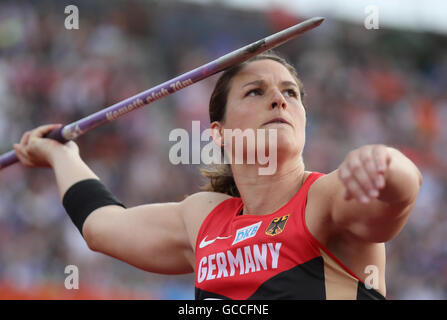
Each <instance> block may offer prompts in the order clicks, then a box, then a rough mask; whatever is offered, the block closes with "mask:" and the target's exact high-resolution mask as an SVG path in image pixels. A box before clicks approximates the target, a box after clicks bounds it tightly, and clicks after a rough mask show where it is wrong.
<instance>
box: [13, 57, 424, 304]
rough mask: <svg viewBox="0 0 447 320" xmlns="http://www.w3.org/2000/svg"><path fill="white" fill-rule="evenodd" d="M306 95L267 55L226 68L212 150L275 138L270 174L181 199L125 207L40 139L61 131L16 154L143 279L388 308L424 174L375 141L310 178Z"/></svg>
mask: <svg viewBox="0 0 447 320" xmlns="http://www.w3.org/2000/svg"><path fill="white" fill-rule="evenodd" d="M302 95H303V86H302V83H301V81H300V79H299V78H298V76H297V73H296V71H295V69H294V68H293V67H291V66H290V65H289V64H288V63H287V62H286V61H285V60H283V59H282V58H280V57H278V56H277V55H276V54H274V53H266V54H261V55H259V56H256V57H254V58H252V59H250V60H248V61H247V62H244V63H242V64H240V65H238V66H235V67H232V68H231V69H228V70H227V71H225V72H224V73H223V74H222V75H221V77H220V78H219V80H218V81H217V83H216V87H215V89H214V92H213V93H212V96H211V100H210V120H211V132H212V137H213V141H214V142H215V143H216V144H217V145H218V146H220V147H222V148H223V149H224V150H225V153H226V154H228V153H229V151H233V150H229V149H228V148H231V147H232V144H231V143H229V141H225V137H226V136H225V135H224V130H229V129H232V130H234V129H241V130H246V129H249V130H257V129H269V130H270V129H274V130H275V132H276V138H277V139H276V145H275V148H276V154H277V165H276V171H275V172H274V173H273V174H268V175H260V174H259V169H260V167H262V165H261V164H259V163H258V162H256V163H254V164H247V163H242V164H234V163H233V162H232V163H231V164H227V165H222V166H221V167H220V168H218V169H217V170H209V171H203V173H204V175H205V176H207V177H208V178H210V183H209V185H208V186H207V187H206V188H205V189H206V190H204V191H202V192H198V193H195V194H192V195H190V196H188V197H187V198H185V199H184V200H183V201H181V202H172V203H157V204H155V203H154V204H144V205H141V206H137V207H133V208H125V206H124V205H122V204H121V203H120V202H119V201H118V200H117V199H116V198H115V197H114V196H113V195H112V194H111V193H110V192H109V191H108V190H107V189H106V188H105V187H104V185H103V184H102V183H101V182H100V181H99V178H98V177H97V176H96V175H95V173H94V172H92V170H91V169H90V168H89V167H88V166H87V165H86V163H85V162H84V161H83V160H82V159H81V157H80V155H79V149H78V146H77V145H76V144H75V143H74V142H73V141H70V142H68V143H66V144H61V143H59V142H56V141H53V140H49V139H46V138H43V136H44V135H45V134H46V133H48V132H50V131H51V130H53V129H56V128H58V127H60V125H44V126H41V127H39V128H37V129H34V130H32V131H29V132H27V133H25V134H24V135H23V137H22V139H21V141H20V144H17V145H15V146H14V149H15V151H16V153H17V155H18V158H19V160H20V161H21V162H22V163H23V164H24V165H26V166H29V167H50V168H52V169H53V170H54V172H55V176H56V181H57V185H58V188H59V191H60V196H61V200H62V201H63V204H64V206H65V208H66V210H67V212H68V214H69V215H70V217H71V219H72V220H73V222H74V223H75V225H76V226H77V227H78V228H79V229H80V231H81V234H82V235H83V237H84V239H85V241H86V242H87V244H88V246H89V248H90V249H92V250H93V251H98V252H101V253H104V254H107V255H109V256H112V257H115V258H117V259H120V260H122V261H125V262H127V263H129V264H131V265H134V266H136V267H138V268H141V269H143V270H147V271H149V272H155V273H162V274H181V273H190V272H195V288H196V289H195V295H196V299H384V298H385V296H386V286H385V245H384V243H385V242H386V241H389V240H391V239H392V238H393V237H395V236H396V235H397V234H398V233H399V232H400V230H401V229H402V228H403V227H404V225H405V222H406V221H407V219H408V217H409V214H410V212H411V210H412V208H413V206H414V204H415V200H416V197H417V194H418V191H419V188H420V185H421V183H422V176H421V173H420V172H419V170H418V169H417V167H416V166H415V165H414V164H413V163H412V162H411V161H410V160H409V159H408V158H407V157H405V156H404V155H403V154H402V153H401V152H399V151H398V150H396V149H394V148H391V147H388V146H385V145H381V144H375V145H365V146H362V147H360V148H357V149H355V150H352V151H351V152H349V154H347V156H346V157H345V159H344V161H343V162H342V163H341V164H340V165H339V167H338V168H337V169H336V170H334V171H333V172H330V173H328V174H322V173H318V172H309V171H306V170H305V166H304V162H303V159H302V153H303V148H304V144H305V127H306V109H305V107H304V105H303V101H302ZM267 132H270V131H267ZM246 149H247V147H246V146H245V149H244V152H247V150H246ZM270 151H271V150H270ZM148 170H150V168H148ZM171 183H172V182H171ZM166 187H170V186H169V185H166Z"/></svg>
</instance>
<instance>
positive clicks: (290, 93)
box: [286, 89, 298, 98]
mask: <svg viewBox="0 0 447 320" xmlns="http://www.w3.org/2000/svg"><path fill="white" fill-rule="evenodd" d="M286 93H287V95H288V96H289V97H294V98H296V97H298V93H297V92H296V91H295V90H294V89H287V90H286Z"/></svg>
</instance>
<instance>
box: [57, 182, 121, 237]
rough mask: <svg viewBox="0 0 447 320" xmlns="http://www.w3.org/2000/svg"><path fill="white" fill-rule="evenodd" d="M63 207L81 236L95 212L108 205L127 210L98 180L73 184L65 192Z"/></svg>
mask: <svg viewBox="0 0 447 320" xmlns="http://www.w3.org/2000/svg"><path fill="white" fill-rule="evenodd" d="M62 205H63V206H64V208H65V210H66V211H67V213H68V215H69V216H70V219H71V221H73V223H74V225H75V226H76V227H77V228H78V230H79V232H80V233H81V235H83V234H82V227H83V225H84V222H85V220H86V219H87V217H88V216H89V214H90V213H92V212H93V211H94V210H96V209H98V208H101V207H105V206H108V205H118V206H121V207H123V208H125V206H124V204H122V203H121V201H119V200H118V199H117V198H116V197H115V196H114V195H113V194H112V193H111V192H110V191H109V190H108V189H107V187H106V186H105V185H104V184H103V183H102V182H101V181H99V180H97V179H86V180H82V181H79V182H77V183H75V184H73V185H72V186H71V187H70V188H69V189H68V190H67V192H65V194H64V196H63V199H62Z"/></svg>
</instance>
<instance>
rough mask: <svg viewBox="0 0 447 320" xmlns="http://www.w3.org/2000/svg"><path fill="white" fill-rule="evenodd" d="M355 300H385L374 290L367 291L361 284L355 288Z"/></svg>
mask: <svg viewBox="0 0 447 320" xmlns="http://www.w3.org/2000/svg"><path fill="white" fill-rule="evenodd" d="M357 300H386V298H385V297H384V296H383V295H382V294H380V293H379V292H378V291H376V290H374V289H372V288H371V289H367V288H366V287H365V284H364V283H363V282H360V281H359V285H358V286H357Z"/></svg>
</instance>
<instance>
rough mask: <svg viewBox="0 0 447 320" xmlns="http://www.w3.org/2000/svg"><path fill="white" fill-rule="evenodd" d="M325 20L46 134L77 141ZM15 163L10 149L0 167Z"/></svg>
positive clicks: (230, 55) (63, 140)
mask: <svg viewBox="0 0 447 320" xmlns="http://www.w3.org/2000/svg"><path fill="white" fill-rule="evenodd" d="M323 20H324V18H321V17H315V18H311V19H308V20H305V21H303V22H301V23H299V24H297V25H294V26H293V27H290V28H288V29H284V30H282V31H280V32H277V33H275V34H272V35H270V36H268V37H266V38H264V39H261V40H259V41H256V42H253V43H251V44H249V45H247V46H245V47H242V48H239V49H237V50H235V51H232V52H230V53H228V54H226V55H224V56H222V57H220V58H218V59H216V60H214V61H211V62H209V63H207V64H205V65H203V66H201V67H198V68H196V69H194V70H191V71H189V72H187V73H184V74H182V75H180V76H178V77H176V78H174V79H171V80H168V81H166V82H164V83H162V84H160V85H158V86H156V87H153V88H151V89H148V90H146V91H144V92H141V93H138V94H136V95H134V96H133V97H130V98H127V99H125V100H123V101H120V102H118V103H116V104H114V105H112V106H110V107H107V108H105V109H102V110H101V111H98V112H96V113H93V114H91V115H89V116H87V117H85V118H82V119H80V120H78V121H75V122H73V123H70V124H68V125H65V126H63V127H61V128H59V129H55V130H53V131H51V132H50V133H49V134H47V135H46V136H45V137H46V138H50V139H54V140H57V141H59V142H61V143H66V142H68V141H70V140H74V139H76V138H78V137H79V136H81V135H83V134H84V133H86V132H88V131H90V130H92V129H94V128H96V127H99V126H101V125H103V124H105V123H108V122H111V121H114V120H116V119H118V118H119V117H121V116H123V115H125V114H127V113H129V112H131V111H134V110H136V109H139V108H140V107H142V106H144V105H148V104H150V103H152V102H154V101H156V100H159V99H161V98H163V97H166V96H168V95H170V94H172V93H174V92H176V91H178V90H181V89H183V88H185V87H187V86H190V85H192V84H193V83H196V82H198V81H201V80H203V79H205V78H208V77H210V76H212V75H214V74H216V73H218V72H221V71H223V70H225V69H228V68H230V67H232V66H234V65H237V64H239V63H242V62H244V61H246V60H248V59H250V58H251V57H253V56H255V55H258V54H260V53H261V52H264V51H267V50H269V49H273V48H275V47H278V46H280V45H281V44H283V43H285V42H287V41H289V40H291V39H294V38H296V37H297V36H299V35H300V34H302V33H304V32H306V31H308V30H311V29H313V28H315V27H317V26H319V25H320V24H321V23H322V22H323ZM16 162H18V158H17V155H16V152H15V150H12V151H9V152H7V153H5V154H3V155H1V156H0V170H1V169H3V168H5V167H7V166H9V165H11V164H13V163H16Z"/></svg>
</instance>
